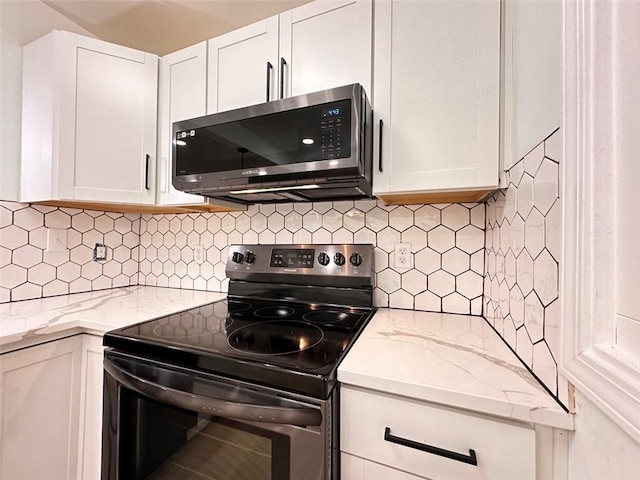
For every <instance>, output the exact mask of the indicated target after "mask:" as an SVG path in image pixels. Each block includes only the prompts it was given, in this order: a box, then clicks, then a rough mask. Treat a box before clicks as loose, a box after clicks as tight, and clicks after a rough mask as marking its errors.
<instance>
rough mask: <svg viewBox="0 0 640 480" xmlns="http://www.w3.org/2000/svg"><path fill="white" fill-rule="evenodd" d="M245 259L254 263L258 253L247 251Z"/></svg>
mask: <svg viewBox="0 0 640 480" xmlns="http://www.w3.org/2000/svg"><path fill="white" fill-rule="evenodd" d="M244 260H245V262H247V263H253V262H255V261H256V254H255V253H253V252H247V254H246V255H245V258H244Z"/></svg>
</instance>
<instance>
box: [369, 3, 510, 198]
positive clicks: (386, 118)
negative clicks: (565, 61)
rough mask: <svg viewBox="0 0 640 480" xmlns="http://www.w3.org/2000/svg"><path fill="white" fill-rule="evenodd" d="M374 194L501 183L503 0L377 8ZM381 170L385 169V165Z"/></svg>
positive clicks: (479, 187)
mask: <svg viewBox="0 0 640 480" xmlns="http://www.w3.org/2000/svg"><path fill="white" fill-rule="evenodd" d="M375 8H376V11H375V22H376V24H375V31H376V35H375V46H374V49H375V59H374V79H375V85H374V111H375V124H376V125H379V120H383V122H384V123H383V127H382V135H383V137H382V142H381V144H382V152H378V151H377V149H378V145H379V144H380V142H379V140H380V139H379V133H380V132H379V129H377V130H378V131H376V135H375V136H374V145H375V146H376V151H375V154H376V158H379V157H378V156H377V155H379V154H380V153H381V154H382V159H381V160H382V162H381V163H382V165H381V167H382V171H380V169H379V168H376V169H375V176H374V185H373V190H374V194H389V193H401V194H402V193H421V192H434V191H457V190H486V189H492V188H495V187H496V186H497V185H498V175H499V151H498V146H499V93H500V91H499V87H500V82H499V79H500V2H499V1H498V0H489V1H483V2H475V1H456V2H451V1H442V0H424V1H420V2H408V1H401V0H398V1H392V2H377V3H376V4H375ZM376 167H377V165H376Z"/></svg>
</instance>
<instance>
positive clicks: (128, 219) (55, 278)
mask: <svg viewBox="0 0 640 480" xmlns="http://www.w3.org/2000/svg"><path fill="white" fill-rule="evenodd" d="M48 228H53V229H60V230H64V231H66V241H67V247H68V248H67V249H66V251H64V252H48V251H47V229H48ZM139 229H140V215H125V214H122V213H104V212H96V211H90V210H77V209H72V208H58V207H48V206H45V205H27V204H22V203H14V202H0V303H4V302H9V301H16V300H26V299H30V298H40V297H49V296H53V295H63V294H67V293H76V292H86V291H89V290H100V289H103V288H112V287H122V286H127V285H137V284H138V244H139V240H140V235H139ZM96 243H103V244H105V245H107V247H108V248H107V259H106V260H105V261H101V262H95V261H93V247H94V245H95V244H96Z"/></svg>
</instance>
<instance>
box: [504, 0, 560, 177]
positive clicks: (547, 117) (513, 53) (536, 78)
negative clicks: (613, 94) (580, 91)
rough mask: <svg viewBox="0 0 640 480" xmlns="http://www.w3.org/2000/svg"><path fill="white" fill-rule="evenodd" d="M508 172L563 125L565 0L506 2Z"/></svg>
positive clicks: (505, 129) (505, 101)
mask: <svg viewBox="0 0 640 480" xmlns="http://www.w3.org/2000/svg"><path fill="white" fill-rule="evenodd" d="M503 8H504V16H505V21H504V24H505V41H504V48H505V59H504V62H505V68H504V75H505V79H504V83H505V92H504V109H503V115H504V168H505V169H509V167H511V166H512V165H514V164H515V163H516V162H517V161H518V160H520V159H521V158H523V157H524V156H525V155H526V154H527V153H529V152H530V151H531V150H532V149H533V148H534V147H535V146H536V145H538V144H539V143H540V142H542V141H543V140H544V139H545V138H547V137H548V136H549V135H551V134H552V133H553V132H554V131H555V130H556V129H557V128H559V127H560V123H561V122H562V2H561V1H560V0H551V1H546V2H530V1H526V0H525V1H523V0H517V1H509V2H504V7H503Z"/></svg>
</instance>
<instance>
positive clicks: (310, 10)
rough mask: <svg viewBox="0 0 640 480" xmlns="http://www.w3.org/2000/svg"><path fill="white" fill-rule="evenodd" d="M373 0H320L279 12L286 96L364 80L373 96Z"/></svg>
mask: <svg viewBox="0 0 640 480" xmlns="http://www.w3.org/2000/svg"><path fill="white" fill-rule="evenodd" d="M372 17H373V6H372V2H371V0H319V1H316V2H312V3H308V4H306V5H302V6H300V7H298V8H294V9H293V10H289V11H288V12H285V13H282V14H280V57H281V58H282V59H284V61H285V62H286V64H285V65H284V96H285V97H289V96H295V95H301V94H304V93H310V92H316V91H319V90H324V89H327V88H333V87H339V86H342V85H348V84H351V83H360V84H362V86H363V87H364V89H365V91H366V92H367V95H369V97H371V94H372V92H371V71H372V67H371V58H372V52H371V49H372V23H373V21H372Z"/></svg>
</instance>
